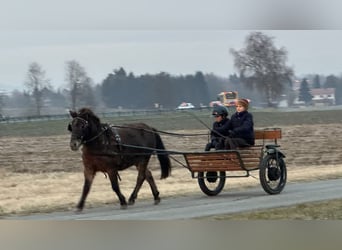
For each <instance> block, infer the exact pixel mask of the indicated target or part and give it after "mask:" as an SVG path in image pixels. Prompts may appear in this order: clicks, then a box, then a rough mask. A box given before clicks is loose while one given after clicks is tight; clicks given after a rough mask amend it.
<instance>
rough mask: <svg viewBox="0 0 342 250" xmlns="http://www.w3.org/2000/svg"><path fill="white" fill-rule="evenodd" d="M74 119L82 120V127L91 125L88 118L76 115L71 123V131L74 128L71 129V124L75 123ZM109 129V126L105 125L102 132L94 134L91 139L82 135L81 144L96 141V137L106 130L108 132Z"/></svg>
mask: <svg viewBox="0 0 342 250" xmlns="http://www.w3.org/2000/svg"><path fill="white" fill-rule="evenodd" d="M74 120H80V121H81V122H82V123H83V124H82V126H83V127H82V129H86V128H87V127H88V126H89V122H88V121H87V120H86V119H84V118H82V117H79V116H76V117H74V119H72V121H71V122H70V123H69V131H71V132H72V130H71V126H72V125H71V124H72V123H73V121H74ZM107 129H108V127H105V128H102V129H101V132H100V133H98V134H97V135H95V136H93V137H92V138H90V139H89V140H84V136H81V138H80V139H81V144H86V143H89V142H91V141H94V140H95V139H97V138H98V137H100V136H101V135H102V134H103V133H104V132H106V131H107Z"/></svg>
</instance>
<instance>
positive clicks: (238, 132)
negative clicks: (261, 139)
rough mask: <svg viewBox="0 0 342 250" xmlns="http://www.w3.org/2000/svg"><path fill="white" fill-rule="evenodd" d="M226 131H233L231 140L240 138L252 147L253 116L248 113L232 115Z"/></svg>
mask: <svg viewBox="0 0 342 250" xmlns="http://www.w3.org/2000/svg"><path fill="white" fill-rule="evenodd" d="M228 130H231V131H233V136H232V137H233V138H242V139H244V140H245V141H246V142H247V143H248V144H250V145H254V143H255V142H254V122H253V116H252V114H251V113H248V111H243V112H240V113H238V112H236V113H235V114H233V115H232V116H231V118H230V121H229V124H228Z"/></svg>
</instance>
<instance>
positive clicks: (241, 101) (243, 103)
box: [236, 99, 249, 110]
mask: <svg viewBox="0 0 342 250" xmlns="http://www.w3.org/2000/svg"><path fill="white" fill-rule="evenodd" d="M236 105H241V106H243V107H244V108H245V109H246V110H247V109H248V105H249V101H248V100H247V99H238V100H237V101H236Z"/></svg>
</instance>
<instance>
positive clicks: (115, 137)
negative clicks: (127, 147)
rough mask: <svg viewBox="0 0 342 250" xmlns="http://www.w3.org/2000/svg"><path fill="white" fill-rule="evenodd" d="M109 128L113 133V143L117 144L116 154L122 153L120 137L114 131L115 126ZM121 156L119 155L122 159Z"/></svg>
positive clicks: (115, 130) (116, 131)
mask: <svg viewBox="0 0 342 250" xmlns="http://www.w3.org/2000/svg"><path fill="white" fill-rule="evenodd" d="M110 128H111V129H112V132H113V133H114V139H115V142H116V143H117V147H118V153H119V154H120V152H121V151H122V143H121V137H120V135H119V133H118V130H117V129H116V127H115V126H110ZM122 157H123V156H122V154H120V158H121V159H122Z"/></svg>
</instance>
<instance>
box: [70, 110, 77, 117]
mask: <svg viewBox="0 0 342 250" xmlns="http://www.w3.org/2000/svg"><path fill="white" fill-rule="evenodd" d="M69 114H70V115H71V117H72V118H75V117H76V116H77V112H75V111H72V110H69Z"/></svg>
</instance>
